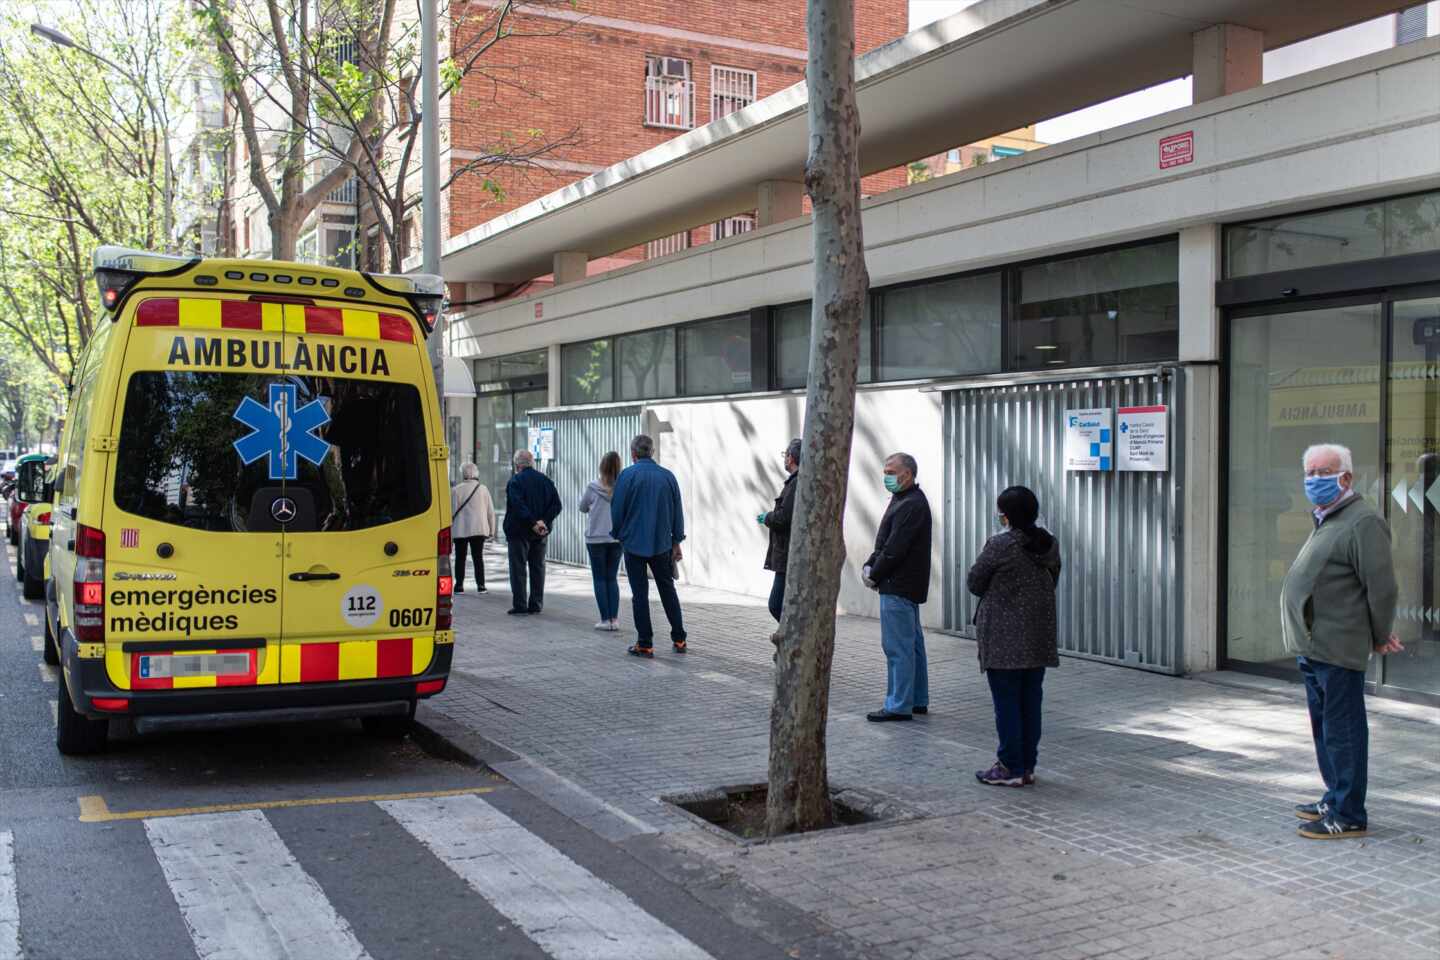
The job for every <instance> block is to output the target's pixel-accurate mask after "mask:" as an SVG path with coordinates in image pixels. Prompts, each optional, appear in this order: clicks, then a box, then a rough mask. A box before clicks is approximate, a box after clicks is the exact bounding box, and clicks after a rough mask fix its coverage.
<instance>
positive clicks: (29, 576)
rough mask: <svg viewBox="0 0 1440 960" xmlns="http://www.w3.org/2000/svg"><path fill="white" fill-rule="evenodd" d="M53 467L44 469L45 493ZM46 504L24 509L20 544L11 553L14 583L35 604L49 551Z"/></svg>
mask: <svg viewBox="0 0 1440 960" xmlns="http://www.w3.org/2000/svg"><path fill="white" fill-rule="evenodd" d="M53 470H54V464H53V463H51V464H49V465H48V466H47V468H46V475H47V480H46V484H45V491H46V493H48V492H49V491H50V489H51V483H53V482H54V477H53V476H51V473H52V471H53ZM50 510H51V504H50V502H49V500H48V499H47V500H43V501H41V502H39V503H31V504H27V505H26V509H25V510H24V511H23V512H22V513H21V514H20V542H19V544H18V545H17V549H16V550H15V579H16V580H19V581H20V592H21V594H23V595H24V597H25V599H26V600H38V599H40V597H41V596H42V595H43V594H44V593H45V575H46V574H45V554H46V553H47V552H48V551H49V549H50Z"/></svg>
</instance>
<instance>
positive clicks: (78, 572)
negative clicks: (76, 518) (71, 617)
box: [75, 524, 105, 643]
mask: <svg viewBox="0 0 1440 960" xmlns="http://www.w3.org/2000/svg"><path fill="white" fill-rule="evenodd" d="M75 558H76V559H75V640H76V642H77V643H103V642H104V641H105V534H103V533H101V532H100V531H99V530H96V529H95V528H94V527H87V526H85V525H84V524H81V525H79V526H77V527H76V528H75Z"/></svg>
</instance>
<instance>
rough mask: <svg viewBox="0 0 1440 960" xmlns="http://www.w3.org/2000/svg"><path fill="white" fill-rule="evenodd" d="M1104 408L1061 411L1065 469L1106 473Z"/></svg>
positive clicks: (1107, 439) (1107, 452) (1106, 413)
mask: <svg viewBox="0 0 1440 960" xmlns="http://www.w3.org/2000/svg"><path fill="white" fill-rule="evenodd" d="M1112 422H1113V421H1112V419H1111V416H1110V410H1109V409H1108V408H1099V407H1097V408H1095V409H1090V410H1066V411H1065V469H1066V470H1109V469H1110V456H1111V447H1112V443H1111V435H1110V426H1111V423H1112Z"/></svg>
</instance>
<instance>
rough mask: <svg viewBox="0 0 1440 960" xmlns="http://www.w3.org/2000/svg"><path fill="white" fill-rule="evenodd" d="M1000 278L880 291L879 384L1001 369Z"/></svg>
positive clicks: (985, 276)
mask: <svg viewBox="0 0 1440 960" xmlns="http://www.w3.org/2000/svg"><path fill="white" fill-rule="evenodd" d="M1001 296H1002V284H1001V282H1000V274H999V273H998V272H997V273H987V274H982V275H980V276H972V277H956V278H953V279H949V280H940V281H937V282H933V283H918V284H911V285H909V286H904V287H896V288H893V289H890V290H884V291H881V293H880V294H879V296H878V298H877V304H878V307H879V313H880V370H879V379H881V380H913V379H919V378H922V377H948V376H956V375H960V374H967V373H990V372H993V371H996V370H999V369H1000V316H1001Z"/></svg>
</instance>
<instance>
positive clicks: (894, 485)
mask: <svg viewBox="0 0 1440 960" xmlns="http://www.w3.org/2000/svg"><path fill="white" fill-rule="evenodd" d="M885 489H886V490H889V491H890V492H891V493H899V492H900V478H899V477H897V476H895V475H894V474H893V473H887V474H885Z"/></svg>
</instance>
